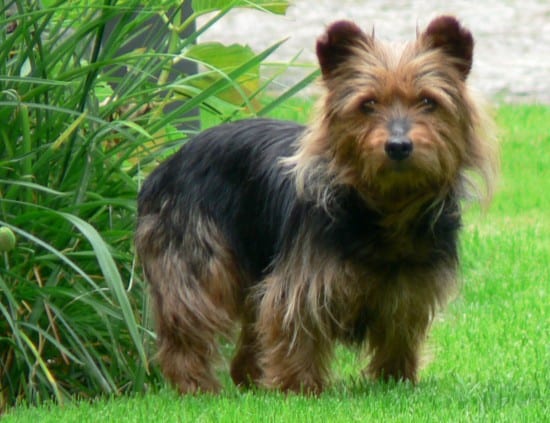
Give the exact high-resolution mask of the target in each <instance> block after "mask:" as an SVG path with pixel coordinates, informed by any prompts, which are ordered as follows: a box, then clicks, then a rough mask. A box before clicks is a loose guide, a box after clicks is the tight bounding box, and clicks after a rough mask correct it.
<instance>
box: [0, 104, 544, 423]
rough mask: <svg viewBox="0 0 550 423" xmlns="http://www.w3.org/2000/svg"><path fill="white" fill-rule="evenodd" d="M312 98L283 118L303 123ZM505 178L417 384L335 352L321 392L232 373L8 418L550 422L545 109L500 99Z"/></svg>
mask: <svg viewBox="0 0 550 423" xmlns="http://www.w3.org/2000/svg"><path fill="white" fill-rule="evenodd" d="M309 109H310V104H309V103H307V102H304V101H300V100H297V101H293V102H290V103H286V104H285V106H284V107H281V108H279V109H278V111H277V113H276V116H277V117H281V118H288V119H293V120H303V118H304V116H306V115H307V114H308V111H309ZM497 121H498V123H499V126H500V128H501V139H502V163H503V170H502V179H501V182H500V188H499V191H498V194H497V196H496V198H495V201H494V203H493V206H492V207H491V209H490V210H489V212H488V213H487V215H486V216H480V215H479V213H478V212H477V211H476V210H475V208H474V209H472V210H470V211H469V212H468V213H467V215H466V219H465V228H464V231H463V236H462V257H463V262H462V263H463V265H462V269H463V270H462V278H463V280H464V286H463V289H462V293H461V295H460V297H459V298H458V299H457V300H456V301H455V302H454V303H453V304H452V305H451V306H450V307H449V309H448V310H447V312H446V313H445V314H444V316H443V317H442V319H441V320H440V321H438V322H437V323H436V325H435V327H434V331H433V333H432V337H431V340H430V345H431V350H432V356H433V359H432V361H431V363H430V364H429V366H428V367H427V368H426V369H425V370H424V371H423V372H422V374H421V377H422V380H421V382H420V384H419V385H418V386H417V387H416V388H413V387H411V386H409V385H406V384H381V383H372V382H366V381H358V380H357V379H355V378H354V375H355V374H356V373H357V371H358V369H359V368H360V363H358V362H357V361H356V360H355V359H354V356H353V355H352V354H351V353H349V352H348V351H346V350H343V349H341V350H339V352H338V359H337V362H336V363H335V373H336V380H335V383H334V384H333V386H332V387H331V388H330V389H329V390H328V391H326V392H325V393H324V394H323V395H321V396H320V397H319V398H307V397H301V396H294V395H291V396H284V395H281V394H278V393H268V392H263V391H259V392H239V391H237V390H236V389H235V388H234V387H232V386H231V384H230V382H229V381H228V379H227V376H226V375H225V376H224V377H225V380H226V386H227V389H226V391H225V392H224V393H223V394H222V395H220V396H218V397H211V396H206V395H204V396H197V397H184V398H180V397H178V396H177V395H176V394H175V393H174V392H173V391H172V390H169V389H164V390H161V391H160V392H151V393H148V394H145V395H139V396H128V397H115V398H106V399H102V400H97V401H95V402H91V403H90V402H86V401H81V402H74V403H70V404H67V405H66V406H64V407H59V406H56V405H53V404H49V405H48V404H47V405H44V406H42V407H38V408H27V407H25V406H21V407H20V408H15V409H11V410H9V411H8V413H7V415H5V416H4V417H3V422H6V423H7V422H13V421H18V422H19V421H21V422H27V421H28V422H31V421H33V422H34V421H40V422H59V421H78V422H86V421H113V422H115V421H116V422H125V421H144V422H145V421H205V422H210V421H212V422H217V421H224V422H233V421H234V422H242V421H246V422H248V421H262V422H264V421H284V422H295V421H303V422H324V421H330V422H350V421H376V422H378V421H380V422H382V421H392V422H401V421H402V422H417V421H420V422H423V421H434V422H435V421H437V422H439V421H445V422H447V421H448V422H451V421H452V422H462V421H464V422H469V421H480V422H493V421H498V422H500V421H505V422H544V421H550V406H549V405H548V404H549V402H550V401H549V398H550V383H549V381H550V349H549V348H550V342H549V341H550V339H549V327H550V311H549V304H550V298H549V293H548V287H549V282H550V243H549V241H548V240H549V239H550V108H548V107H543V106H503V107H501V108H500V109H499V112H498V117H497Z"/></svg>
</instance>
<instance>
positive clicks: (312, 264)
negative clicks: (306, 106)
mask: <svg viewBox="0 0 550 423" xmlns="http://www.w3.org/2000/svg"><path fill="white" fill-rule="evenodd" d="M473 47H474V41H473V37H472V35H471V33H470V31H469V30H468V29H466V28H465V27H464V26H463V25H462V24H461V23H460V22H459V21H458V20H457V19H456V18H455V17H452V16H439V17H437V18H435V19H433V20H432V21H431V22H430V23H429V25H428V26H427V28H426V29H425V30H424V31H423V32H420V33H419V34H417V38H416V40H414V41H413V42H410V43H408V44H405V45H404V46H402V47H400V48H397V47H395V46H389V45H386V44H384V43H383V42H381V41H379V40H378V39H376V38H375V37H374V35H369V34H367V33H365V32H363V31H362V30H361V29H360V28H359V27H358V26H357V25H356V24H355V23H353V22H350V21H338V22H335V23H333V24H331V25H330V26H329V27H328V28H327V29H326V32H325V33H324V34H323V35H322V36H321V37H320V38H319V39H318V40H317V46H316V53H317V57H318V60H319V65H320V69H321V77H320V80H321V84H322V86H323V89H324V93H323V95H322V97H321V98H320V100H319V105H318V108H317V112H316V115H315V116H314V117H313V119H312V120H311V123H310V124H309V125H307V126H302V125H299V124H296V123H292V122H284V121H278V120H270V119H260V118H257V119H248V120H242V121H237V122H233V123H228V124H223V125H220V126H218V127H215V128H212V129H209V130H206V131H204V132H202V133H200V134H199V135H197V136H196V137H194V138H193V139H191V140H190V141H188V142H187V143H186V144H184V146H183V147H182V148H181V150H179V151H178V152H177V153H176V154H174V155H173V156H172V157H171V158H169V159H168V160H166V161H165V162H164V163H162V164H161V165H160V166H159V167H158V168H156V169H155V170H154V171H153V172H152V173H151V175H150V176H149V177H148V178H147V179H146V180H145V182H144V184H143V187H142V189H141V191H140V193H139V197H138V224H137V230H136V239H135V242H136V249H137V253H138V255H139V257H140V260H141V263H142V265H143V268H144V273H145V276H146V278H147V280H148V281H149V284H150V290H151V295H152V298H153V303H154V304H153V308H154V317H155V320H156V333H157V336H158V358H159V362H160V366H161V368H162V370H163V373H164V375H165V376H166V378H167V379H168V380H169V381H170V382H171V383H172V384H173V385H174V386H175V387H176V388H177V389H178V390H179V391H180V392H181V393H197V392H218V391H219V390H220V389H221V384H220V382H219V380H218V378H217V375H216V363H218V362H219V360H220V357H221V355H220V352H219V344H218V343H219V341H220V339H221V338H226V339H229V340H236V348H235V354H234V357H233V358H232V361H231V366H230V373H231V377H232V380H233V381H234V383H235V384H236V385H238V386H243V387H249V386H260V387H264V388H267V389H277V390H281V391H291V392H307V393H319V392H321V391H322V390H323V389H324V388H325V387H326V386H327V384H328V383H329V381H330V363H331V358H332V357H333V351H334V346H335V345H336V344H337V343H343V344H345V345H348V346H355V347H357V348H358V349H359V350H360V351H362V352H364V353H366V356H367V357H368V358H369V363H368V365H367V367H366V368H365V369H364V371H363V373H364V374H365V375H366V376H370V377H373V378H374V379H383V380H388V379H394V380H397V381H410V382H412V383H416V382H417V381H418V369H419V366H420V363H421V352H422V346H423V344H424V343H425V340H426V337H427V335H428V332H429V329H430V326H431V323H432V321H433V320H434V316H435V315H436V313H437V312H438V311H439V310H441V309H442V308H443V307H444V306H445V305H446V303H448V301H449V299H450V298H451V297H452V295H453V294H454V293H455V292H456V291H457V289H456V288H457V268H458V264H459V255H458V251H457V240H458V234H459V230H460V227H461V202H462V200H463V199H466V198H467V197H470V196H471V194H472V193H474V192H477V196H478V197H479V199H480V200H482V201H483V202H488V200H489V199H490V197H491V194H492V192H493V188H494V181H495V178H496V174H497V169H498V159H497V149H496V144H495V139H494V137H493V136H492V135H491V130H490V127H491V123H490V119H489V118H488V117H487V115H486V113H485V112H484V110H483V107H481V106H479V104H478V102H477V101H476V100H475V99H474V97H473V96H472V94H471V93H470V90H469V88H468V86H467V77H468V75H469V73H470V70H471V67H472V60H473ZM476 175H477V177H476Z"/></svg>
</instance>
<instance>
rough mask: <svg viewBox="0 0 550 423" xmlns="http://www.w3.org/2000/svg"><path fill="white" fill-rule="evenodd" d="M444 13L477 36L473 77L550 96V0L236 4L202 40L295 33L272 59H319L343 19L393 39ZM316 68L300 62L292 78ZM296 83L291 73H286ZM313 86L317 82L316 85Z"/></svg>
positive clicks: (484, 84) (510, 94) (496, 94)
mask: <svg viewBox="0 0 550 423" xmlns="http://www.w3.org/2000/svg"><path fill="white" fill-rule="evenodd" d="M440 14H453V15H456V16H457V17H458V18H459V19H460V20H461V21H462V22H463V23H464V25H465V26H467V27H468V28H469V29H470V30H471V31H472V33H473V35H474V38H475V41H476V50H475V57H474V67H473V71H472V75H471V83H472V85H473V86H474V87H475V88H476V89H477V90H478V91H480V92H482V93H484V95H487V96H489V97H491V98H492V99H494V100H496V101H499V102H510V101H511V102H521V103H545V104H549V103H550V1H548V0H482V1H481V0H478V1H469V0H463V1H445V0H420V1H418V0H417V1H412V0H394V1H382V0H371V1H365V0H338V1H335V0H316V1H310V0H293V1H292V2H291V6H290V7H289V9H288V12H287V14H286V16H276V15H267V14H263V13H261V12H258V11H254V10H245V9H236V10H233V11H232V12H231V13H230V14H229V16H226V18H225V19H222V20H221V21H219V22H217V23H216V24H215V25H214V26H213V27H212V28H211V29H210V31H208V32H207V33H206V34H205V36H204V38H201V40H202V41H207V40H218V41H219V40H223V41H224V42H225V43H232V42H235V43H242V44H248V45H250V46H251V47H252V48H254V50H256V51H259V50H261V49H264V48H266V47H268V46H269V45H271V44H272V43H273V42H274V41H275V40H277V39H283V38H286V37H288V40H287V41H286V42H285V43H284V44H283V45H282V46H281V47H280V48H279V49H278V50H277V51H276V52H275V53H274V54H273V56H272V57H271V60H281V61H287V60H289V59H291V58H293V57H294V56H296V55H297V54H299V53H300V56H299V57H298V59H297V60H298V62H299V63H301V64H304V63H305V64H307V63H315V53H314V49H315V39H316V38H317V37H318V36H319V34H321V33H322V32H323V30H324V28H325V27H326V25H327V24H329V23H330V22H332V21H333V20H336V19H352V20H354V21H356V22H357V23H358V24H359V25H360V26H361V27H363V28H364V29H365V30H366V31H368V32H370V31H372V29H373V28H374V30H375V33H376V36H377V37H379V38H381V39H383V40H386V41H405V40H411V39H413V38H414V36H415V34H416V31H417V28H419V29H420V30H422V29H423V28H425V27H426V25H427V24H428V23H429V21H430V20H431V19H432V18H433V17H435V16H437V15H440ZM310 70H311V69H304V68H301V69H300V67H297V68H295V69H294V70H293V71H292V72H290V73H288V75H287V76H286V77H287V78H293V77H296V78H298V77H299V75H300V74H301V73H302V72H303V73H306V72H308V71H310ZM287 82H288V83H289V84H290V83H292V82H293V81H292V80H289V81H287ZM312 89H313V88H312Z"/></svg>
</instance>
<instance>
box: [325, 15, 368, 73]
mask: <svg viewBox="0 0 550 423" xmlns="http://www.w3.org/2000/svg"><path fill="white" fill-rule="evenodd" d="M371 41H372V39H371V38H370V37H369V36H368V35H366V34H365V33H364V32H363V31H361V28H359V27H358V26H357V25H356V24H354V23H353V22H351V21H337V22H334V23H333V24H331V25H330V26H329V27H328V28H327V30H326V32H325V33H324V34H323V35H321V36H320V37H319V38H318V39H317V58H318V60H319V65H320V66H321V72H322V73H323V77H324V78H325V79H326V78H328V77H330V76H331V74H332V73H333V72H334V71H335V70H336V69H337V68H338V67H339V66H340V65H341V64H342V63H343V62H345V61H346V59H347V58H348V57H349V56H351V55H352V54H353V50H354V48H355V47H360V46H365V45H369V44H370V43H371Z"/></svg>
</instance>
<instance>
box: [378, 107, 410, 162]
mask: <svg viewBox="0 0 550 423" xmlns="http://www.w3.org/2000/svg"><path fill="white" fill-rule="evenodd" d="M410 128H411V124H410V122H409V121H408V119H406V118H403V117H400V118H396V119H392V120H391V121H390V122H389V124H388V130H389V133H390V137H389V139H388V141H386V145H385V146H384V149H385V150H386V154H387V155H388V157H389V158H390V159H392V160H403V159H406V158H407V157H409V156H410V155H411V153H412V150H413V144H412V141H411V139H410V138H409V137H408V136H407V134H408V132H409V129H410Z"/></svg>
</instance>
